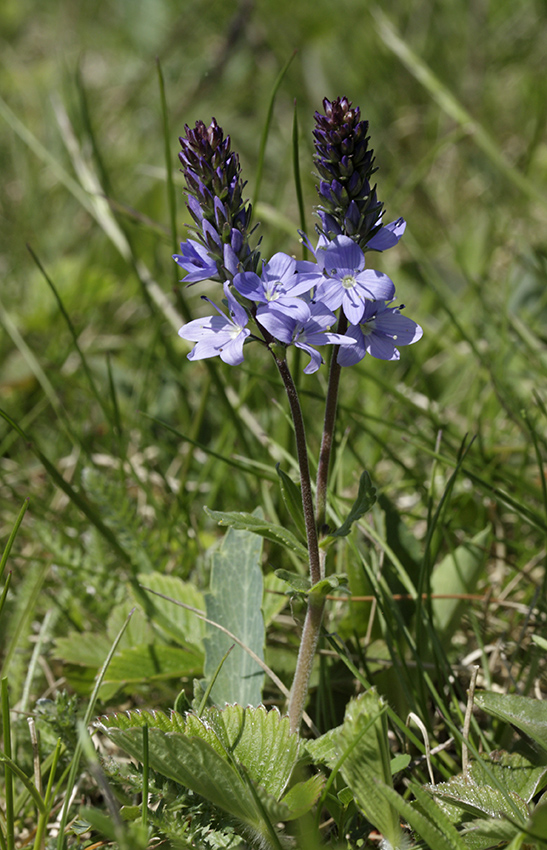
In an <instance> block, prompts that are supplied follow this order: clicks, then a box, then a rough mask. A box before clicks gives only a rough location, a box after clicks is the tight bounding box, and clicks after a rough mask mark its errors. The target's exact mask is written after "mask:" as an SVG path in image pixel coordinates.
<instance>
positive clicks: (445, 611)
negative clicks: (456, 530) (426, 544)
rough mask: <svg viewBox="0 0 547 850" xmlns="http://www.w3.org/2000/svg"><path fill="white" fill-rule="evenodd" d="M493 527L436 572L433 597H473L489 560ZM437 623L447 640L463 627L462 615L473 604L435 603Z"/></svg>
mask: <svg viewBox="0 0 547 850" xmlns="http://www.w3.org/2000/svg"><path fill="white" fill-rule="evenodd" d="M490 537H491V530H490V526H487V527H486V528H484V529H483V530H482V531H480V532H479V533H478V534H476V535H475V536H474V537H473V538H472V539H471V540H470V541H468V542H467V543H462V545H461V546H458V547H457V548H456V549H455V550H454V552H452V553H451V554H450V555H447V556H446V557H445V558H443V560H442V561H441V563H440V564H438V565H437V566H436V567H435V569H434V570H433V574H432V576H431V593H432V594H436V593H439V594H445V595H446V594H454V596H456V595H458V594H462V593H473V592H474V591H475V588H476V584H477V581H478V579H479V578H480V576H481V575H482V574H483V568H484V562H485V560H486V558H487V557H488V550H489V541H490ZM431 604H432V607H433V622H434V624H435V627H436V628H437V630H438V631H439V632H440V633H441V634H442V635H443V637H444V638H445V639H446V638H448V637H450V636H451V635H452V634H453V633H454V632H455V630H456V629H457V628H458V626H459V625H460V624H461V619H462V615H463V614H464V612H465V609H466V607H467V605H468V604H469V603H468V602H467V601H466V600H465V599H433V601H432V603H431Z"/></svg>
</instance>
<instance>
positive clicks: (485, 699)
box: [475, 691, 547, 750]
mask: <svg viewBox="0 0 547 850" xmlns="http://www.w3.org/2000/svg"><path fill="white" fill-rule="evenodd" d="M475 705H477V706H478V707H479V708H482V710H483V711H486V712H487V713H488V714H492V715H493V716H494V717H498V718H499V719H500V720H505V721H506V722H507V723H511V724H512V725H513V726H516V727H517V729H520V731H521V732H524V733H525V734H526V735H528V736H529V737H530V738H532V740H533V741H535V742H536V744H538V745H539V746H540V747H542V748H543V749H544V750H547V701H545V700H537V699H531V698H530V697H521V696H518V695H517V694H495V693H492V692H491V691H480V692H479V693H477V694H475Z"/></svg>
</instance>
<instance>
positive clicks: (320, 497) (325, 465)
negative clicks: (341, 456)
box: [315, 314, 348, 578]
mask: <svg viewBox="0 0 547 850" xmlns="http://www.w3.org/2000/svg"><path fill="white" fill-rule="evenodd" d="M347 326H348V323H347V319H346V317H345V316H344V315H343V314H342V316H341V317H340V321H339V323H338V329H337V333H340V334H343V333H345V332H346V329H347ZM339 348H340V346H338V345H337V346H335V348H334V349H333V352H332V357H331V361H330V371H329V386H328V390H327V398H326V402H325V421H324V423H323V436H322V439H321V450H320V452H319V465H318V467H317V486H316V494H315V496H316V500H317V519H316V527H317V528H318V529H319V533H321V531H322V529H323V526H324V525H325V520H326V515H327V484H328V479H329V466H330V458H331V454H332V445H333V441H334V426H335V424H336V408H337V405H338V387H339V384H340V372H341V370H342V367H341V366H340V365H339V364H338V350H339ZM321 578H324V575H322V576H321Z"/></svg>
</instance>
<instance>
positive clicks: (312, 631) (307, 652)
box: [274, 353, 325, 732]
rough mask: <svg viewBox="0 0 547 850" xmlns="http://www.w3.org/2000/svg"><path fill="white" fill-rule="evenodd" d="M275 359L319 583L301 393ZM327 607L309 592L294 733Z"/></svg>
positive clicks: (292, 714) (294, 690)
mask: <svg viewBox="0 0 547 850" xmlns="http://www.w3.org/2000/svg"><path fill="white" fill-rule="evenodd" d="M274 359H275V362H276V365H277V368H278V370H279V374H280V375H281V378H282V380H283V383H284V385H285V390H286V392H287V397H288V399H289V405H290V408H291V416H292V420H293V423H294V433H295V436H296V452H297V457H298V465H299V467H300V485H301V490H302V507H303V509H304V522H305V525H306V537H307V539H308V557H309V562H310V580H311V583H312V585H314V584H317V582H318V581H320V579H321V574H322V562H321V557H320V554H319V542H318V538H317V526H316V524H315V512H314V506H313V496H312V491H311V480H310V468H309V464H308V448H307V444H306V430H305V427H304V418H303V416H302V408H301V407H300V400H299V398H298V392H297V389H296V387H295V384H294V381H293V378H292V375H291V372H290V370H289V367H288V365H287V361H286V360H284V359H281V358H279V357H278V356H277V355H276V354H275V353H274ZM324 607H325V598H324V596H322V595H319V594H313V593H312V594H310V595H309V596H308V609H307V611H306V618H305V620H304V628H303V630H302V638H301V641H300V649H299V650H298V659H297V661H296V670H295V673H294V679H293V683H292V687H291V693H290V696H289V721H290V729H291V732H298V730H299V728H300V723H301V721H302V714H303V712H304V705H305V703H306V698H307V696H308V686H309V683H310V675H311V670H312V666H313V659H314V656H315V650H316V648H317V642H318V640H319V634H320V631H321V621H322V619H323V609H324Z"/></svg>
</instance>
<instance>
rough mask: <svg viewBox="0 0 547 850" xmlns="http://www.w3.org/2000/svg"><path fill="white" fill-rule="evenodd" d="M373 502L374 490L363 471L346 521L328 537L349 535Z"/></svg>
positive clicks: (374, 498)
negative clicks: (355, 523) (354, 524)
mask: <svg viewBox="0 0 547 850" xmlns="http://www.w3.org/2000/svg"><path fill="white" fill-rule="evenodd" d="M375 501H376V488H375V487H373V486H372V481H371V480H370V475H369V474H368V472H366V471H365V472H363V473H362V475H361V478H360V479H359V491H358V493H357V498H356V499H355V502H354V503H353V506H352V508H351V510H350V512H349V514H348V517H347V519H346V521H345V522H344V523H343V524H342V525H341V526H340V528H337V529H336V531H332V532H331V533H330V534H329V537H346V536H347V535H348V534H349V533H350V531H351V526H352V525H353V523H354V522H357V520H359V519H361V517H362V516H363V514H366V512H367V511H370V509H371V507H372V506H373V504H374V503H375Z"/></svg>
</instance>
